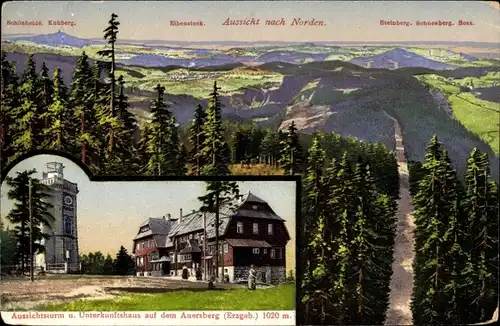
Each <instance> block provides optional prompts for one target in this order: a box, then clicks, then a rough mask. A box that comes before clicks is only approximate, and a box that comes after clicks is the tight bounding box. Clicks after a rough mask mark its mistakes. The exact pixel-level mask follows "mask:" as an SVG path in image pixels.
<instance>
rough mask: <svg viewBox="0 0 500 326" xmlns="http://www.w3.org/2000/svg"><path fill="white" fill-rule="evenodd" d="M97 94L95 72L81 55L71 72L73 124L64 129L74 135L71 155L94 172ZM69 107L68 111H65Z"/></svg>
mask: <svg viewBox="0 0 500 326" xmlns="http://www.w3.org/2000/svg"><path fill="white" fill-rule="evenodd" d="M98 93H99V69H98V66H97V64H96V65H95V66H94V69H93V70H92V69H91V68H90V65H89V62H88V56H87V55H86V54H85V52H83V53H82V55H81V56H80V57H79V58H78V60H77V62H76V67H75V70H74V71H73V82H72V84H71V92H70V98H69V102H70V104H71V107H72V109H73V112H74V113H73V114H74V121H75V122H74V123H71V124H70V126H67V127H66V128H67V129H69V130H70V131H69V132H71V133H74V134H75V136H76V141H75V143H76V144H75V145H76V149H75V155H77V156H78V157H80V160H81V161H82V163H83V164H85V165H87V166H88V167H89V168H90V169H91V170H92V171H96V170H97V166H98V164H99V161H98V157H99V155H100V137H101V135H99V132H98V120H97V116H96V106H95V102H96V101H97V98H98V96H99V95H98ZM69 109H70V108H68V110H69Z"/></svg>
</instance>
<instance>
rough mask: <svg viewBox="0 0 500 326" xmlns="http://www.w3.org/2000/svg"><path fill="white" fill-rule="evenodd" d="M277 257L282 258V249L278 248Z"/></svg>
mask: <svg viewBox="0 0 500 326" xmlns="http://www.w3.org/2000/svg"><path fill="white" fill-rule="evenodd" d="M276 259H281V249H280V248H276Z"/></svg>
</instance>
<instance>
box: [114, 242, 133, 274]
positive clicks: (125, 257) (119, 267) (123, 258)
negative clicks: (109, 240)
mask: <svg viewBox="0 0 500 326" xmlns="http://www.w3.org/2000/svg"><path fill="white" fill-rule="evenodd" d="M113 265H114V266H113V267H114V268H113V274H115V275H130V274H132V273H133V270H134V266H135V264H134V260H133V259H132V257H130V255H129V254H128V252H127V249H125V247H123V246H121V247H120V250H119V251H118V253H117V254H116V259H115V261H114V264H113Z"/></svg>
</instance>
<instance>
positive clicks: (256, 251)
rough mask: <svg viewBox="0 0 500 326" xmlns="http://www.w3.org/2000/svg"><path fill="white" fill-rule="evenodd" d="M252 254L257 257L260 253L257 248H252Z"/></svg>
mask: <svg viewBox="0 0 500 326" xmlns="http://www.w3.org/2000/svg"><path fill="white" fill-rule="evenodd" d="M252 252H253V253H254V254H255V255H258V254H259V253H260V249H259V248H253V250H252Z"/></svg>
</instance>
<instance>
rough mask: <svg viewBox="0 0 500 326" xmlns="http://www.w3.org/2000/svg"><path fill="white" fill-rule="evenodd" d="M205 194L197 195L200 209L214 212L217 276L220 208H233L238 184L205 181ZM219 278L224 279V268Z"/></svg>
mask: <svg viewBox="0 0 500 326" xmlns="http://www.w3.org/2000/svg"><path fill="white" fill-rule="evenodd" d="M206 185H207V187H206V194H205V195H204V196H200V197H198V200H199V201H200V202H201V203H202V207H201V209H200V210H201V211H205V212H212V213H214V214H215V225H214V226H213V227H214V228H215V252H216V253H217V254H216V255H215V266H217V268H216V269H215V275H216V277H217V278H219V234H220V231H221V230H220V226H221V223H220V210H221V207H223V206H225V207H228V208H233V206H234V203H235V201H236V200H237V199H239V198H241V195H240V190H239V186H238V184H237V183H236V182H235V181H207V183H206ZM221 280H224V269H222V276H221Z"/></svg>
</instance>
